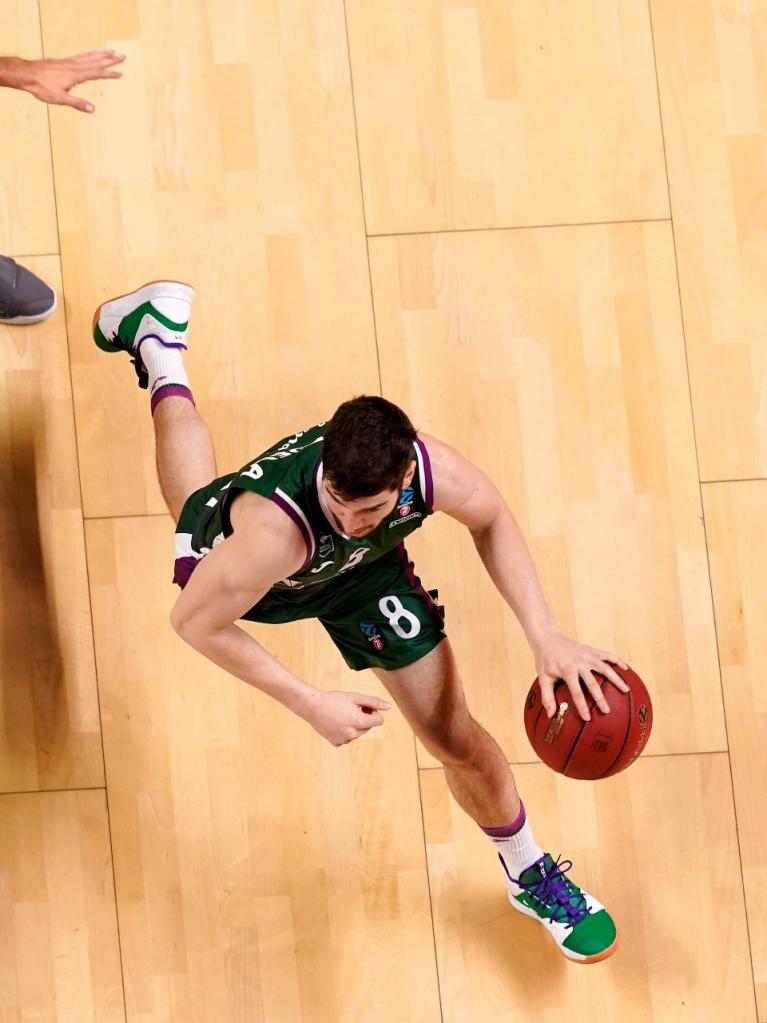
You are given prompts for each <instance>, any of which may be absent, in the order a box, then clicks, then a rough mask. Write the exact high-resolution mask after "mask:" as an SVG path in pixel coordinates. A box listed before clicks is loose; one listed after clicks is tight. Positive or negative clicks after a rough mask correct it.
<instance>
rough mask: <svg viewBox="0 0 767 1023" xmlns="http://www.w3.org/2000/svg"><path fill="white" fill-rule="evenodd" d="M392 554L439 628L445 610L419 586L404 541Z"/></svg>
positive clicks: (443, 620)
mask: <svg viewBox="0 0 767 1023" xmlns="http://www.w3.org/2000/svg"><path fill="white" fill-rule="evenodd" d="M394 553H395V554H396V555H397V561H399V563H400V565H401V566H402V571H403V572H404V573H405V578H406V579H407V581H408V584H409V585H410V587H411V589H412V590H414V591H415V593H416V594H417V595H418V596H419V597H420V598H421V600H423V602H424V603H425V604H426V608H427V610H428V612H429V614H431V615H432V617H433V618H435V619H436V620H437V621H438V622H439V623H440V627H441V626H442V625H443V624H444V622H445V609H444V607H440V605H439V604H437V603H436V601H435V600H434V599H433V598H432V595H431V593H429V592H428V590H425V589H424V588H423V586H422V585H421V580H420V579H419V578H418V576H417V575H416V574H415V565H414V564H413V562H412V561H411V560H410V558H409V557H408V554H407V551H406V550H405V544H404V541H403V542H402V543H399V544H397V546H396V547H395V548H394ZM432 592H433V593H434V594H435V595H436V592H437V591H436V590H433V591H432Z"/></svg>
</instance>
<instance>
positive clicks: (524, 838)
mask: <svg viewBox="0 0 767 1023" xmlns="http://www.w3.org/2000/svg"><path fill="white" fill-rule="evenodd" d="M493 842H494V844H495V847H496V849H497V850H498V852H499V853H500V854H501V856H502V857H503V862H504V864H505V865H506V869H507V870H508V872H509V874H510V875H511V877H512V878H514V879H515V880H516V879H519V877H520V876H521V875H522V872H523V871H524V870H526V869H527V867H531V866H532V865H533V863H535V862H536V860H539V859H540V858H541V857H542V856H543V850H542V849H541V848H540V846H539V845H538V844H537V843H536V841H535V839H534V838H533V829H532V828H531V827H530V822H529V821H527V820H526V821H525V823H524V824H523V825H522V827H521V828H520V829H519V831H518V832H517V833H516V835H510V836H509V837H508V838H494V839H493Z"/></svg>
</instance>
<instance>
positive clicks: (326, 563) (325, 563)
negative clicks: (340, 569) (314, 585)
mask: <svg viewBox="0 0 767 1023" xmlns="http://www.w3.org/2000/svg"><path fill="white" fill-rule="evenodd" d="M332 564H333V562H332V561H323V562H322V564H321V565H318V566H317V567H316V568H313V569H312V575H314V574H315V573H317V572H322V571H323V570H324V569H326V568H328V567H330V566H331V565H332Z"/></svg>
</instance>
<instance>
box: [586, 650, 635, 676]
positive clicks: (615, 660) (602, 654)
mask: <svg viewBox="0 0 767 1023" xmlns="http://www.w3.org/2000/svg"><path fill="white" fill-rule="evenodd" d="M591 650H592V653H593V654H595V655H596V656H597V657H599V658H600V660H602V661H607V662H608V664H617V665H618V667H619V668H623V670H624V671H626V670H628V667H629V666H628V664H626V662H625V661H624V660H623V658H622V657H618V655H617V654H611V653H610V651H609V650H597V649H596V648H595V647H592V648H591Z"/></svg>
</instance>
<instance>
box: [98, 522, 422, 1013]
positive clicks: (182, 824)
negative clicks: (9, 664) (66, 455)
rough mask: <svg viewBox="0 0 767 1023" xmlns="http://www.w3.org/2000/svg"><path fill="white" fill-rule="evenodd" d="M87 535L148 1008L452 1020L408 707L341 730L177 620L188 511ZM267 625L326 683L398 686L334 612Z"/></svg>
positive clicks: (307, 675) (118, 807) (132, 1009)
mask: <svg viewBox="0 0 767 1023" xmlns="http://www.w3.org/2000/svg"><path fill="white" fill-rule="evenodd" d="M87 541H88V556H89V562H90V564H91V566H92V573H91V586H92V593H93V601H94V622H95V632H96V645H97V659H98V668H99V679H100V687H101V699H102V712H103V716H104V741H105V753H106V763H107V777H108V786H109V797H110V811H111V820H112V840H113V846H114V857H115V876H116V884H117V900H118V912H119V918H120V928H121V935H122V950H123V967H124V971H125V978H126V991H127V998H128V1019H129V1021H135V1020H142V1021H143V1020H145V1019H147V1020H148V1019H151V1020H152V1021H153V1023H160V1021H162V1020H171V1019H172V1020H181V1019H183V1020H188V1021H199V1023H210V1021H211V1020H221V1021H223V1020H227V1021H228V1020H235V1019H243V1020H248V1023H259V1021H265V1023H282V1021H284V1023H299V1021H300V1023H303V1021H312V1023H329V1021H331V1020H332V1021H333V1023H336V1021H338V1023H343V1021H348V1023H356V1021H358V1020H365V1021H367V1020H371V1021H373V1020H397V1021H398V1023H399V1021H402V1023H406V1021H413V1023H423V1021H434V1023H436V1021H438V1020H439V1018H440V1017H439V1001H438V993H437V985H436V966H435V959H434V946H433V940H432V930H431V918H430V911H429V895H428V886H427V877H426V863H425V855H424V847H423V832H422V822H421V815H420V804H419V796H418V780H417V768H416V762H415V752H414V745H413V739H412V733H411V732H410V730H409V728H408V727H407V725H406V724H405V723H404V721H403V719H402V718H401V717H400V716H399V714H398V712H397V711H396V710H392V711H390V712H388V713H389V716H388V717H387V720H386V724H385V725H384V726H383V728H380V729H376V730H374V732H373V733H371V734H370V736H369V737H367V738H365V739H363V740H359V741H358V742H356V743H354V744H353V745H352V746H350V747H348V748H347V749H344V750H339V749H334V748H333V747H331V746H329V745H328V744H327V743H326V742H325V741H324V740H323V739H320V737H319V736H318V735H317V734H316V733H314V732H313V731H312V730H311V729H310V727H309V726H308V725H307V724H305V723H304V722H303V721H302V720H300V719H299V718H297V717H295V716H294V715H291V714H290V713H289V712H288V711H287V710H284V709H283V708H282V707H280V706H279V705H278V704H277V703H275V702H274V701H271V700H269V698H267V697H266V696H264V695H262V694H260V693H258V692H257V691H255V690H252V689H250V688H248V686H246V685H245V684H244V683H241V682H238V681H237V680H235V679H232V678H231V677H229V676H227V675H225V674H224V673H223V672H220V671H218V670H216V669H215V668H213V667H212V666H211V665H210V663H209V662H207V661H206V660H204V659H203V658H202V657H200V655H199V654H196V653H194V652H193V651H192V650H190V649H189V648H188V647H186V646H185V645H184V644H183V643H182V641H181V640H180V639H178V637H177V636H176V635H175V634H174V633H173V632H172V630H171V628H170V625H169V623H168V613H169V610H170V607H171V605H172V602H173V600H174V595H175V593H176V592H177V591H176V589H175V587H172V586H171V584H170V583H169V582H168V579H169V577H170V570H171V557H172V551H171V523H170V520H169V519H167V518H162V517H151V518H143V519H126V520H116V521H103V520H101V521H97V522H95V521H94V522H89V523H88V524H87ZM256 634H257V635H258V636H259V637H260V638H261V640H262V641H263V642H264V643H265V644H266V645H267V647H268V649H269V650H270V651H271V652H273V653H274V654H275V656H277V657H279V658H280V659H281V660H283V662H284V663H286V664H287V665H288V667H290V668H291V669H292V670H294V671H295V672H296V673H298V674H299V676H300V677H301V678H304V679H306V680H307V681H308V682H310V683H311V684H313V685H316V686H318V687H320V688H324V689H338V688H347V689H356V690H357V691H362V692H373V693H376V694H378V695H381V696H383V695H384V693H383V690H382V688H381V687H380V686H379V685H378V683H377V680H376V679H375V678H374V676H372V675H370V676H369V677H368V676H367V675H365V676H364V677H363V676H359V675H355V674H352V673H350V672H348V671H347V670H346V669H345V668H342V667H341V662H340V657H339V656H338V654H337V653H336V651H335V648H334V647H333V646H332V644H331V643H330V641H329V640H328V639H327V638H326V637H325V635H324V632H323V630H322V628H321V626H319V625H318V624H317V623H315V622H312V623H308V624H306V625H305V626H303V627H302V626H298V625H296V626H293V625H288V626H280V627H276V626H275V627H271V628H269V627H263V626H262V627H259V628H258V630H257V632H256Z"/></svg>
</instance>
